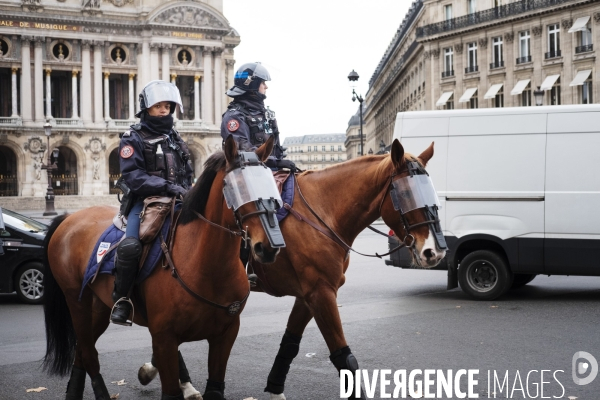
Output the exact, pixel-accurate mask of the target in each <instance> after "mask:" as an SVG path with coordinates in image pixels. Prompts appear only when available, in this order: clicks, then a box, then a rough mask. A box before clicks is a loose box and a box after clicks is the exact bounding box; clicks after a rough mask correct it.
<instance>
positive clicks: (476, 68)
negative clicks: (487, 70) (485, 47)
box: [465, 65, 479, 74]
mask: <svg viewBox="0 0 600 400" xmlns="http://www.w3.org/2000/svg"><path fill="white" fill-rule="evenodd" d="M477 71H479V66H477V65H471V66H470V67H467V68H465V74H468V73H470V72H477Z"/></svg>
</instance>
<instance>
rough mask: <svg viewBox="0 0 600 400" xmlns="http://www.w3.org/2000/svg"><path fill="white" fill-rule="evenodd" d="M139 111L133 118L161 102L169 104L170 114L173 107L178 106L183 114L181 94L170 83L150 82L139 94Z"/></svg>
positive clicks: (173, 109)
mask: <svg viewBox="0 0 600 400" xmlns="http://www.w3.org/2000/svg"><path fill="white" fill-rule="evenodd" d="M139 100H140V111H138V112H137V113H136V114H135V116H136V117H139V116H141V115H142V112H143V111H144V110H146V109H148V108H150V107H152V106H153V105H155V104H156V103H160V102H161V101H168V102H169V103H171V114H173V113H174V112H175V107H176V106H177V105H178V106H179V110H180V111H181V112H182V113H183V103H182V101H181V94H180V93H179V89H177V86H175V85H174V84H173V83H171V82H165V81H160V80H157V81H151V82H149V83H148V84H147V85H146V86H145V87H144V89H142V91H141V92H140V96H139Z"/></svg>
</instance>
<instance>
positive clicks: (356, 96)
mask: <svg viewBox="0 0 600 400" xmlns="http://www.w3.org/2000/svg"><path fill="white" fill-rule="evenodd" d="M358 78H359V76H358V74H357V73H356V71H354V70H352V72H350V73H349V74H348V81H350V87H351V88H352V101H356V100H358V103H359V104H360V106H359V108H360V131H359V133H360V153H359V155H360V156H362V155H364V154H365V153H364V150H363V114H362V112H363V110H362V103H363V98H362V96H361V95H360V94H357V93H356V91H355V90H354V88H355V87H356V84H357V82H358Z"/></svg>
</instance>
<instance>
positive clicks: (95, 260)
mask: <svg viewBox="0 0 600 400" xmlns="http://www.w3.org/2000/svg"><path fill="white" fill-rule="evenodd" d="M170 226H171V220H170V218H167V220H166V222H165V224H164V225H163V227H162V229H161V233H162V237H164V238H165V239H166V237H167V233H168V232H169V227H170ZM124 234H125V232H123V231H121V230H120V229H117V227H116V226H114V225H113V224H111V225H110V226H109V227H108V229H106V230H105V231H104V233H103V234H102V235H101V236H100V239H98V242H97V243H96V245H95V246H94V251H93V252H92V256H91V257H90V261H89V262H88V266H87V268H86V270H85V274H84V276H83V284H82V286H81V292H79V299H80V300H81V295H82V294H83V289H85V287H86V285H87V284H89V283H90V281H91V280H92V278H93V277H94V275H96V271H97V270H98V264H99V262H100V261H101V260H104V261H102V263H101V265H100V272H98V273H99V274H112V273H113V268H114V267H115V256H116V248H114V249H112V250H111V251H108V249H109V248H110V247H112V246H113V245H114V244H116V243H118V242H119V240H121V238H122V237H123V235H124ZM160 238H161V235H160V234H159V235H157V236H156V239H154V242H152V246H151V247H150V251H148V256H147V257H146V260H145V261H144V265H143V266H142V269H140V271H139V272H138V275H137V278H136V280H135V283H136V284H138V283H140V282H142V281H143V280H144V279H146V278H147V277H148V276H149V275H150V274H151V273H152V271H153V270H154V268H155V267H156V265H157V264H158V262H159V261H160V258H161V256H162V254H163V253H162V249H161V248H160V243H161V240H160ZM100 245H102V248H100Z"/></svg>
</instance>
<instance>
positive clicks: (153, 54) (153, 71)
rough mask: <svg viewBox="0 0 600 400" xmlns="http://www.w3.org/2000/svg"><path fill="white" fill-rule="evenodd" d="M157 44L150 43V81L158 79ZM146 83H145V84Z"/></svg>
mask: <svg viewBox="0 0 600 400" xmlns="http://www.w3.org/2000/svg"><path fill="white" fill-rule="evenodd" d="M158 46H159V44H158V43H150V80H151V81H154V80H157V79H159V78H158V77H159V74H158ZM146 83H147V82H146Z"/></svg>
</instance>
